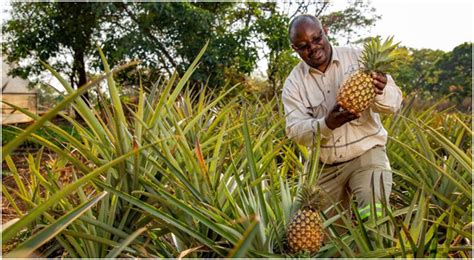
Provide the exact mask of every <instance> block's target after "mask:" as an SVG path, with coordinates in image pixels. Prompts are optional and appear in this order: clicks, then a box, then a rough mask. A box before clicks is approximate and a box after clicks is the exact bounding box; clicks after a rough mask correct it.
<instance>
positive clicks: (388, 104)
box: [373, 74, 403, 114]
mask: <svg viewBox="0 0 474 260" xmlns="http://www.w3.org/2000/svg"><path fill="white" fill-rule="evenodd" d="M402 99H403V97H402V91H401V90H400V88H399V87H398V86H397V85H396V84H395V81H394V80H393V78H392V77H391V76H390V75H388V74H387V85H385V88H384V90H383V94H382V95H376V96H375V101H374V105H373V110H374V111H375V112H378V113H385V114H393V113H395V112H397V111H398V110H399V109H400V106H401V104H402Z"/></svg>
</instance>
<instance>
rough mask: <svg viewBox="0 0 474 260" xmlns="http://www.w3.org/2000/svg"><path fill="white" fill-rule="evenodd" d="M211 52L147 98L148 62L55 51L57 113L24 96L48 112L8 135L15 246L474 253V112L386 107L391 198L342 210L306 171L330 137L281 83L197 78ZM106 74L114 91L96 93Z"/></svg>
mask: <svg viewBox="0 0 474 260" xmlns="http://www.w3.org/2000/svg"><path fill="white" fill-rule="evenodd" d="M204 52H205V48H204V49H202V50H201V52H200V53H199V54H198V55H197V57H196V59H195V60H194V62H193V63H192V64H191V65H190V66H189V68H188V69H187V71H186V72H185V73H184V74H182V75H177V74H173V76H172V77H171V78H169V79H160V80H158V81H157V82H156V83H155V84H152V85H141V86H140V89H139V91H138V92H137V93H135V96H136V97H137V101H136V102H134V103H124V102H122V101H121V94H120V91H119V89H118V87H117V86H116V83H115V81H114V75H115V74H116V73H118V72H120V71H122V70H124V69H127V68H130V67H132V66H134V65H135V63H133V62H132V63H128V64H125V65H122V66H119V67H116V68H110V67H109V65H108V64H107V61H106V59H105V57H104V55H103V54H101V60H102V63H103V68H104V72H103V74H101V76H99V77H97V78H96V79H95V80H93V81H90V82H88V83H87V84H86V85H84V86H83V87H81V88H79V89H78V90H74V89H73V88H72V87H71V86H70V85H69V83H68V81H67V80H65V79H64V78H61V76H60V75H59V73H57V72H56V71H55V70H54V69H52V68H51V67H49V66H48V65H47V64H44V66H46V67H47V68H48V69H49V70H50V72H51V73H52V74H53V75H55V76H56V77H57V78H58V80H59V81H60V82H61V84H62V85H63V86H64V88H65V89H66V90H67V92H68V95H67V96H66V97H65V98H64V99H63V100H62V101H61V102H59V103H58V104H57V105H56V106H55V107H54V108H53V109H51V110H50V111H49V112H48V113H46V114H45V115H43V116H41V117H39V116H37V115H35V114H32V113H29V112H28V111H26V110H24V109H22V108H19V107H16V109H18V110H21V111H23V112H24V113H26V114H27V115H29V116H30V117H32V118H34V120H35V122H34V123H33V124H31V125H29V126H28V127H27V128H25V129H21V128H16V129H11V130H10V132H11V133H10V134H12V135H15V138H13V139H12V140H11V141H10V142H8V143H6V144H5V145H3V147H2V161H3V163H4V169H3V176H11V178H12V179H13V180H14V181H13V184H12V185H8V186H7V185H5V183H4V184H2V194H3V197H4V200H6V202H7V203H8V205H9V206H10V208H12V210H13V212H14V214H15V215H16V217H15V218H14V219H12V220H10V221H8V222H7V223H3V226H2V246H3V249H4V250H3V253H4V256H6V257H29V256H37V257H38V256H39V257H45V258H46V257H48V258H49V257H81V258H82V257H84V258H85V257H91V258H99V257H101V258H102V257H107V258H115V257H145V258H148V257H150V258H151V257H153V258H155V257H159V258H162V257H166V258H168V257H170V258H171V257H172V258H175V257H177V258H182V257H195V258H201V257H202V258H204V257H265V258H267V257H324V258H329V257H350V258H352V257H357V258H359V257H373V258H383V257H390V258H395V257H397V258H414V257H420V258H421V257H430V258H438V257H439V258H448V257H449V258H451V257H453V258H471V257H472V229H473V222H472V153H471V151H472V129H471V122H472V116H471V115H470V114H464V113H460V112H454V111H453V110H450V109H446V110H442V111H439V110H437V109H436V104H434V105H433V106H431V107H425V108H424V109H419V108H417V109H415V107H416V105H419V104H415V102H416V99H414V98H406V99H405V100H404V103H403V107H402V109H401V111H399V112H398V113H396V114H395V115H390V116H385V117H384V118H383V122H384V127H385V128H386V129H387V131H388V132H389V141H388V144H387V153H388V156H389V158H390V162H391V165H392V169H393V178H394V181H393V182H394V186H393V191H392V194H391V196H390V198H389V200H390V203H391V204H390V206H388V205H385V204H384V205H383V213H384V214H383V215H382V216H381V217H375V218H371V219H369V220H367V221H363V220H361V218H360V216H358V215H357V214H355V215H354V216H347V215H346V214H343V213H342V212H340V209H339V208H338V207H337V206H334V209H335V210H339V213H340V214H336V215H335V216H333V217H330V218H328V217H327V216H326V212H324V211H320V210H318V209H317V207H316V208H314V207H312V205H313V204H314V201H311V199H309V200H308V197H312V195H308V193H309V194H314V193H315V192H317V191H314V190H308V189H307V188H306V187H307V185H305V184H307V183H314V181H315V180H316V179H317V178H318V175H319V173H320V172H321V166H320V165H319V164H318V163H315V162H318V161H319V160H318V156H319V148H318V144H316V145H315V146H313V147H311V148H307V147H303V146H300V145H297V144H295V143H294V142H292V141H291V140H289V139H288V138H287V137H286V136H285V130H284V129H285V117H284V112H283V107H282V104H281V100H279V98H278V97H275V98H272V99H270V100H263V99H259V98H258V97H256V96H255V95H253V94H249V93H247V92H245V91H243V90H242V89H241V88H240V87H239V85H235V86H232V87H227V88H222V90H221V91H216V92H212V91H211V90H210V89H209V88H207V87H203V88H202V89H201V91H200V92H199V93H197V94H196V93H195V92H192V91H191V90H190V89H191V84H190V81H189V79H190V77H191V75H192V74H193V72H194V71H195V70H196V68H197V67H198V66H199V61H200V59H201V57H202V55H203V54H204ZM104 82H106V85H107V88H106V89H107V90H106V91H107V93H104V95H102V97H101V100H100V102H101V103H102V104H104V105H103V106H101V107H100V108H97V107H95V106H92V105H89V104H88V103H86V102H85V101H84V100H83V99H81V98H80V96H81V94H83V93H84V92H86V91H88V90H90V89H93V88H97V89H99V86H100V85H101V84H103V83H104ZM98 91H99V90H98ZM70 107H72V109H74V111H75V113H76V117H75V118H73V117H70V116H69V115H68V114H66V113H64V112H63V111H64V109H65V108H70ZM55 117H61V118H63V119H64V120H65V121H67V122H68V123H69V124H70V125H71V126H72V131H73V133H71V132H68V131H64V130H63V129H62V128H60V127H58V126H57V125H56V124H54V123H52V119H53V118H55ZM44 129H47V130H48V132H50V133H54V135H51V136H50V137H49V138H46V137H44V136H42V135H39V134H38V131H40V130H44ZM25 142H32V143H35V144H37V145H38V146H39V147H40V149H39V150H37V151H34V152H31V153H27V154H25V155H24V157H25V161H26V163H27V168H28V174H26V175H25V174H23V175H22V174H19V169H18V165H17V162H18V161H17V160H16V159H15V158H16V157H13V155H14V153H15V151H16V150H17V149H18V147H20V146H21V145H22V144H23V143H25ZM45 161H47V162H48V163H43V162H45ZM65 169H67V174H68V180H67V181H63V180H62V179H61V178H59V177H60V176H62V175H63V174H64V172H65ZM317 198H318V197H317ZM316 204H317V203H316ZM295 216H296V217H295ZM307 220H308V222H306V221H307ZM309 220H316V223H317V224H314V223H313V222H310V221H309ZM304 223H306V224H304ZM290 231H291V232H290ZM315 243H316V246H314V245H315ZM305 245H310V246H309V247H308V246H305ZM311 246H314V247H311ZM300 249H303V250H300Z"/></svg>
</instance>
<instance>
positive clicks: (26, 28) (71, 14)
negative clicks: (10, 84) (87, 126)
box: [2, 2, 108, 87]
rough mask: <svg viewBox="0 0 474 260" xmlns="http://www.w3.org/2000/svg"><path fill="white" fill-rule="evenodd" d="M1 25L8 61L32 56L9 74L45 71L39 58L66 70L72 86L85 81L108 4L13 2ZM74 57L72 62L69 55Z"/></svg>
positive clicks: (21, 74)
mask: <svg viewBox="0 0 474 260" xmlns="http://www.w3.org/2000/svg"><path fill="white" fill-rule="evenodd" d="M11 5H12V12H11V15H12V18H11V19H10V20H8V21H7V22H6V23H5V24H4V25H3V27H2V32H3V35H4V42H2V51H3V53H4V55H5V56H6V57H7V61H8V62H9V63H16V64H18V62H19V61H22V60H25V59H29V60H30V62H27V63H24V64H22V65H20V66H16V68H14V69H13V70H12V71H11V72H10V73H12V74H13V75H18V76H21V77H22V78H27V77H32V76H38V75H39V74H40V73H41V72H43V71H44V68H43V67H42V66H41V63H40V60H43V61H49V62H51V65H52V66H53V67H54V68H56V69H58V70H60V71H61V72H63V73H65V74H66V75H67V76H68V79H69V81H70V83H71V85H73V86H76V87H77V86H80V85H83V84H85V83H86V61H87V57H89V56H90V55H91V54H92V53H93V50H94V44H93V42H94V41H95V40H97V39H98V37H99V35H98V29H99V28H100V21H101V20H100V19H101V17H102V16H103V13H104V11H105V9H106V8H107V7H108V5H106V4H100V3H88V4H82V3H61V2H52V3H40V2H29V3H27V2H13V3H12V4H11ZM68 55H70V56H72V62H70V61H69V60H71V58H70V57H68Z"/></svg>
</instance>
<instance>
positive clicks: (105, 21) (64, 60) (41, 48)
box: [2, 2, 376, 94]
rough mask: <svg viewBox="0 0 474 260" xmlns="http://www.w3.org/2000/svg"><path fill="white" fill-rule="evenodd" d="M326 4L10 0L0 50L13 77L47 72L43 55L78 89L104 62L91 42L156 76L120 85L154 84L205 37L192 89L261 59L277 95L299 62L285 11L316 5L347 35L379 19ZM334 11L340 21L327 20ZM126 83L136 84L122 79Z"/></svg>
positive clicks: (242, 71)
mask: <svg viewBox="0 0 474 260" xmlns="http://www.w3.org/2000/svg"><path fill="white" fill-rule="evenodd" d="M330 4H331V3H329V2H324V3H323V4H320V3H313V4H311V3H304V2H301V3H297V4H296V5H297V6H298V8H297V10H296V12H295V13H294V14H291V15H290V14H288V13H286V12H285V11H284V10H283V8H282V6H283V5H284V4H277V3H274V2H270V3H258V2H244V3H237V2H223V3H210V2H202V3H188V2H184V3H163V2H158V3H133V2H132V3H119V2H116V3H82V4H78V3H62V2H52V3H43V2H31V3H21V2H15V3H12V18H11V19H10V20H9V21H7V22H6V23H5V25H4V26H3V28H2V29H3V32H4V35H5V42H4V43H3V44H2V50H3V53H4V54H6V56H7V57H8V62H10V63H14V64H16V65H15V66H16V67H15V68H14V70H13V71H11V73H12V74H13V75H19V76H21V77H23V78H26V77H30V79H33V80H34V77H35V76H38V75H40V74H41V73H42V72H44V69H43V68H42V67H41V64H40V62H39V60H43V61H47V62H48V63H49V64H51V66H52V67H53V68H54V69H56V70H57V71H58V72H60V74H62V75H66V79H67V80H68V81H69V83H70V85H71V86H73V87H78V86H82V85H84V84H85V83H86V82H87V80H89V79H90V77H89V76H88V73H90V75H93V73H95V71H97V70H98V69H99V68H100V67H101V66H102V65H101V64H102V63H101V61H100V59H97V57H98V55H96V54H95V53H94V48H93V47H94V46H95V44H96V43H99V45H100V46H101V47H102V49H103V50H104V53H105V54H106V57H107V58H108V62H109V63H110V64H111V65H112V66H114V65H116V64H122V63H124V62H127V61H129V60H135V59H138V60H140V61H141V65H140V66H141V68H140V70H142V71H147V74H148V75H154V76H153V77H151V78H148V77H146V76H145V77H140V76H138V75H136V74H133V73H132V74H127V73H122V74H121V75H118V78H117V81H118V83H120V84H121V85H122V86H124V87H131V86H138V85H139V84H137V82H139V81H140V80H141V81H142V82H145V80H149V81H146V83H147V84H148V85H151V84H152V83H154V80H156V79H157V78H159V76H166V77H168V78H169V77H171V76H172V74H173V71H175V70H177V71H178V73H179V75H181V74H183V73H184V72H185V71H186V68H187V67H188V66H189V65H190V64H191V62H192V61H193V59H194V55H195V53H196V52H198V51H199V49H200V48H201V46H202V45H203V44H204V43H205V42H207V41H209V47H208V51H207V52H206V54H205V55H204V56H203V58H202V59H201V65H200V66H199V68H197V70H196V71H195V73H194V74H193V75H192V78H191V80H192V82H193V83H199V84H198V85H194V84H192V86H196V89H195V90H194V91H195V92H197V89H199V88H201V87H202V86H203V85H205V84H206V83H207V84H208V86H209V87H211V88H220V87H223V86H227V85H226V83H229V82H231V84H230V85H233V83H235V82H242V79H245V78H246V76H248V75H249V74H250V73H251V72H252V71H254V69H255V67H256V64H257V61H258V60H259V59H266V60H267V61H268V65H269V66H268V71H267V74H268V78H269V82H270V85H271V88H272V89H273V92H274V93H275V94H276V93H279V91H280V89H281V87H282V83H283V81H284V79H285V77H286V75H287V74H288V73H289V72H290V70H291V67H292V66H293V65H294V64H295V63H296V62H297V58H295V57H294V56H293V55H292V54H291V53H292V50H291V49H290V45H289V43H288V37H287V30H288V24H289V20H290V18H289V17H291V16H294V15H296V14H300V13H302V12H304V10H305V8H306V9H307V8H308V6H314V7H315V8H316V10H315V14H316V15H318V16H321V17H322V19H323V20H324V21H325V22H326V23H327V25H328V26H330V27H331V28H332V29H331V31H332V32H334V33H342V34H346V33H347V34H351V35H352V32H354V31H358V29H360V28H364V27H367V26H370V25H372V24H373V23H374V22H375V20H376V17H375V16H373V15H372V13H373V11H374V10H371V9H369V6H368V5H367V4H363V3H359V2H357V3H354V4H353V5H349V7H347V8H346V9H344V10H343V11H341V12H339V13H332V14H328V15H325V12H326V11H327V7H328V6H329V5H330ZM333 16H334V17H344V19H335V20H334V19H329V18H330V17H333ZM325 17H329V18H328V19H326V18H325ZM262 42H263V43H264V44H263V45H264V46H265V47H263V48H262ZM267 48H268V52H267ZM262 50H263V52H262ZM25 61H28V62H25ZM18 64H19V65H18ZM130 83H132V84H133V85H127V84H130Z"/></svg>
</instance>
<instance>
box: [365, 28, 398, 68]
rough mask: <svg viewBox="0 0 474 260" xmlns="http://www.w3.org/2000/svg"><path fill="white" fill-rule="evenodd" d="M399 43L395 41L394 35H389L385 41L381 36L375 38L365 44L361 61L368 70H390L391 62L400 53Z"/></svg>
mask: <svg viewBox="0 0 474 260" xmlns="http://www.w3.org/2000/svg"><path fill="white" fill-rule="evenodd" d="M399 44H400V42H397V43H393V36H390V37H387V39H385V41H384V42H383V43H382V41H381V39H380V37H376V38H373V39H372V40H369V41H367V42H366V43H365V44H364V50H363V51H362V55H361V57H360V59H359V61H360V63H361V64H362V65H363V66H364V67H365V70H366V71H369V72H370V71H378V72H388V71H389V70H390V65H391V63H392V62H393V61H394V60H395V59H397V58H398V56H399V55H400V52H399V51H398V49H397V48H398V45H399Z"/></svg>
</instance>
